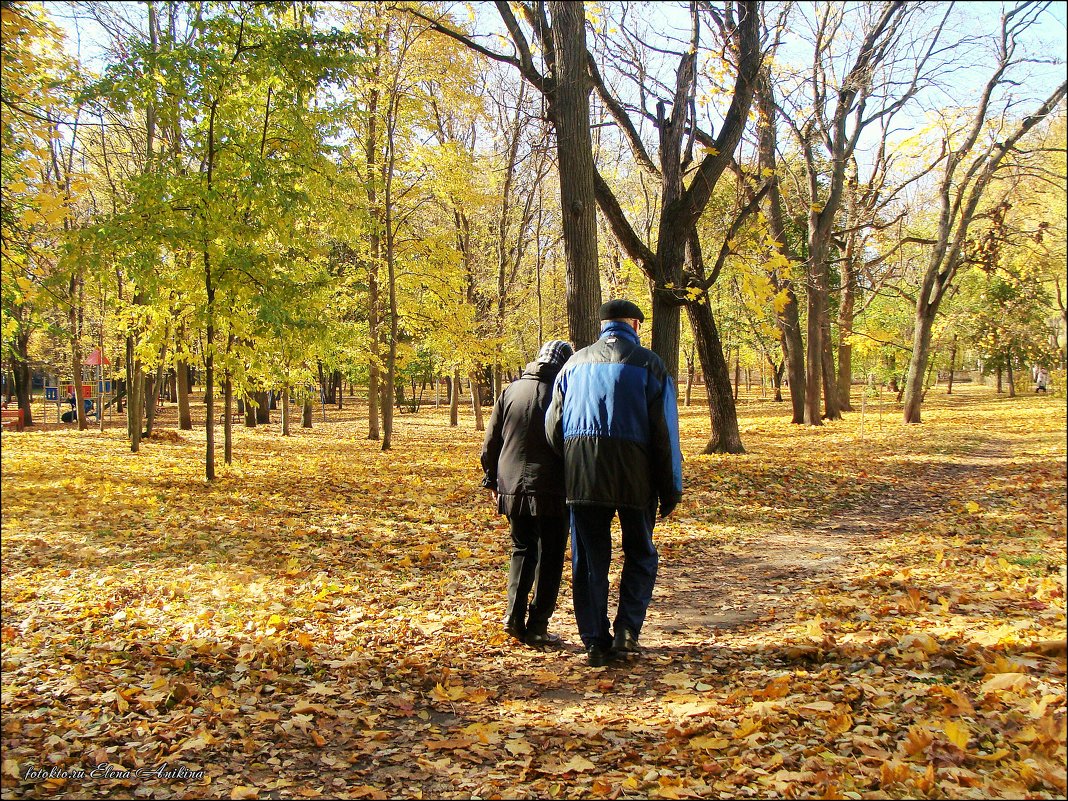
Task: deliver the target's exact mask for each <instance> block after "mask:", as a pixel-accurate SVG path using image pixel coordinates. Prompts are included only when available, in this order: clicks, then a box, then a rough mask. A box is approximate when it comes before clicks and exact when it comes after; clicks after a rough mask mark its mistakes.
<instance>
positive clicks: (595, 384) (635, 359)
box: [545, 320, 682, 509]
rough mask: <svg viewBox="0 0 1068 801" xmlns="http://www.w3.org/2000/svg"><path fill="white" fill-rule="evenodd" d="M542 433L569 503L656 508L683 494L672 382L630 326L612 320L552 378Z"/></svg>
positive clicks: (653, 354) (680, 455) (663, 367)
mask: <svg viewBox="0 0 1068 801" xmlns="http://www.w3.org/2000/svg"><path fill="white" fill-rule="evenodd" d="M545 435H546V437H547V438H548V440H549V443H550V444H551V445H552V447H553V449H554V450H556V452H557V453H561V454H563V456H564V478H565V483H566V487H567V502H568V503H569V504H591V505H598V506H614V507H630V508H639V509H648V508H650V507H652V508H653V509H655V508H656V503H657V501H660V502H661V504H672V505H673V504H674V503H676V502H678V500H679V499H680V498H681V497H682V451H681V450H680V448H679V413H678V407H677V405H676V395H675V384H674V382H673V381H672V379H671V375H670V373H668V371H667V366H666V365H665V364H664V361H663V359H661V358H660V357H659V356H657V355H656V354H655V353H653V352H652V351H651V350H648V349H647V348H643V347H642V346H641V340H640V339H639V338H638V335H637V334H636V333H635V332H634V329H633V328H631V327H630V326H629V325H628V324H626V323H623V322H619V321H615V320H610V321H608V322H606V323H604V324H603V325H602V326H601V337H600V339H598V340H597V342H595V343H593V344H592V345H590V346H589V347H587V348H583V349H582V350H580V351H578V352H577V353H576V354H575V355H574V356H572V357H571V358H570V359H569V360H568V362H567V364H565V365H564V368H563V370H561V371H560V374H559V375H558V376H557V377H556V382H555V384H554V385H553V398H552V402H551V403H550V404H549V408H548V410H547V411H546V413H545Z"/></svg>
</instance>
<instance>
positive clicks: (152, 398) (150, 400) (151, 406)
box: [100, 340, 167, 436]
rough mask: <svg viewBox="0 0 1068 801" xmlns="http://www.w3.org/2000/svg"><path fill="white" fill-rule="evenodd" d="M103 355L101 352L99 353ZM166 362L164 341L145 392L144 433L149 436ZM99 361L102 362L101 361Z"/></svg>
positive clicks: (154, 420) (153, 423)
mask: <svg viewBox="0 0 1068 801" xmlns="http://www.w3.org/2000/svg"><path fill="white" fill-rule="evenodd" d="M100 352H101V354H103V352H104V351H103V350H101V351H100ZM166 360H167V342H166V340H164V342H163V345H162V347H161V349H160V354H159V366H158V367H157V368H156V375H155V378H153V379H152V389H151V391H149V392H146V393H145V395H146V397H147V402H146V404H145V417H146V423H145V433H146V434H148V435H149V436H151V435H152V428H153V426H155V423H156V401H157V400H158V398H159V394H160V390H161V389H162V387H163V364H164V362H165V361H166ZM101 361H103V360H102V359H101ZM101 405H103V404H101Z"/></svg>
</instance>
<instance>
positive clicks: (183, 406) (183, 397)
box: [174, 359, 193, 431]
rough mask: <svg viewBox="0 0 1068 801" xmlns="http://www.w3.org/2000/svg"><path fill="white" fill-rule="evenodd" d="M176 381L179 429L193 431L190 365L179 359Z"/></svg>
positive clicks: (175, 370)
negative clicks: (190, 407) (190, 405)
mask: <svg viewBox="0 0 1068 801" xmlns="http://www.w3.org/2000/svg"><path fill="white" fill-rule="evenodd" d="M174 372H175V379H176V380H177V383H178V389H177V393H176V394H177V396H178V428H179V429H180V430H182V431H192V430H193V416H192V414H191V413H190V410H189V392H190V387H189V365H188V364H186V363H185V360H184V359H179V360H178V362H177V364H175V368H174Z"/></svg>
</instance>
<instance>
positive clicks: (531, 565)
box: [505, 515, 568, 632]
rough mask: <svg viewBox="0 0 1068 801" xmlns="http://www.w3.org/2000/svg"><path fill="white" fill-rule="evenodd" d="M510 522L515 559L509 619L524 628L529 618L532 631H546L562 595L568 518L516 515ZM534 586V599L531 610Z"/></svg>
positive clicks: (511, 570)
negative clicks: (561, 578)
mask: <svg viewBox="0 0 1068 801" xmlns="http://www.w3.org/2000/svg"><path fill="white" fill-rule="evenodd" d="M508 522H510V523H511V524H512V559H511V563H510V564H509V567H508V609H507V611H506V613H505V621H506V622H515V623H516V624H517V625H519V626H520V627H523V626H524V621H525V627H526V628H527V629H528V630H533V631H537V630H541V631H542V632H544V631H545V628H546V626H547V625H548V623H549V618H550V617H552V614H553V612H554V611H555V610H556V599H557V597H558V596H559V594H560V577H561V575H562V574H563V572H564V549H565V548H566V547H567V525H568V520H567V517H566V516H565V515H556V516H552V517H546V516H540V515H539V516H538V517H532V516H530V515H514V516H512V517H509V518H508ZM531 589H533V590H534V598H533V600H531V601H530V606H529V609H528V607H527V598H528V596H529V595H530V591H531Z"/></svg>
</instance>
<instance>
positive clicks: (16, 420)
mask: <svg viewBox="0 0 1068 801" xmlns="http://www.w3.org/2000/svg"><path fill="white" fill-rule="evenodd" d="M0 424H2V425H3V427H4V428H7V427H8V426H14V427H15V430H16V431H22V428H23V424H24V419H23V416H22V409H4V410H2V411H0Z"/></svg>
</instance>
